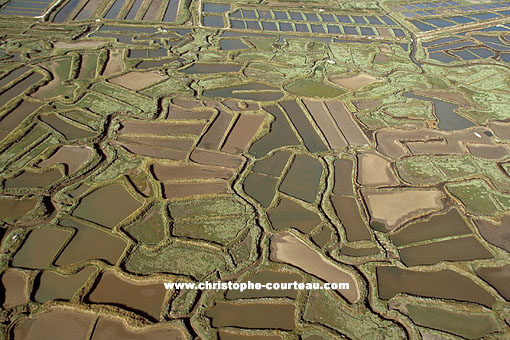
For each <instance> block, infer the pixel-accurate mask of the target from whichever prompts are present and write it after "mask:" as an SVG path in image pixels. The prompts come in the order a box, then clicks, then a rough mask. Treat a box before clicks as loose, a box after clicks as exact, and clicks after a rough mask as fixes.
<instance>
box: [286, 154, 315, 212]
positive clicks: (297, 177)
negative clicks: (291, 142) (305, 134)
mask: <svg viewBox="0 0 510 340" xmlns="http://www.w3.org/2000/svg"><path fill="white" fill-rule="evenodd" d="M321 175H322V164H321V163H320V162H319V161H318V160H316V159H315V158H312V157H309V156H304V155H297V156H296V158H295V159H294V162H293V163H292V165H291V168H290V170H289V172H287V174H286V175H285V178H284V180H283V182H282V184H281V185H280V190H281V191H282V192H284V193H286V194H288V195H291V196H294V197H296V198H299V199H302V200H304V201H306V202H309V203H312V202H314V201H315V198H316V196H317V192H318V189H319V182H320V179H321Z"/></svg>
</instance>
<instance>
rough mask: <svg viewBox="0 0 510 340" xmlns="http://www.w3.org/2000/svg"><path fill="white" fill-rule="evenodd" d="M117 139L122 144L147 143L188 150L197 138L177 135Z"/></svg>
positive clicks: (148, 144) (154, 145) (153, 145)
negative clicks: (177, 136) (178, 136)
mask: <svg viewBox="0 0 510 340" xmlns="http://www.w3.org/2000/svg"><path fill="white" fill-rule="evenodd" d="M117 141H118V142H120V143H122V144H137V145H144V146H145V145H147V146H150V147H159V148H166V149H172V150H181V151H188V150H190V149H191V148H192V147H193V144H194V143H195V140H194V139H193V138H175V137H169V138H165V137H156V138H154V137H152V138H151V137H119V138H117Z"/></svg>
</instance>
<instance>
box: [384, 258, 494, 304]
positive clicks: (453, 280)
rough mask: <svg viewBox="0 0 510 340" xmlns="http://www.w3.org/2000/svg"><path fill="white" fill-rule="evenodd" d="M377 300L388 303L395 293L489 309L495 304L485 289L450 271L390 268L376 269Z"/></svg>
mask: <svg viewBox="0 0 510 340" xmlns="http://www.w3.org/2000/svg"><path fill="white" fill-rule="evenodd" d="M377 282H378V286H377V289H378V292H379V297H380V298H381V299H383V300H388V299H391V298H392V297H394V296H395V295H397V294H399V293H407V294H411V295H417V296H423V297H431V298H438V299H448V300H458V301H467V302H473V303H479V304H482V305H484V306H487V307H489V308H491V307H492V305H493V304H494V302H495V301H496V300H495V299H494V297H493V296H492V295H490V294H489V293H488V292H487V291H486V290H485V289H483V288H482V287H480V286H478V285H477V284H475V283H474V282H473V281H471V280H470V279H468V278H467V277H465V276H462V275H460V274H458V273H456V272H454V271H452V270H447V269H445V270H439V271H436V272H421V271H413V270H406V269H400V268H398V267H393V266H384V267H382V266H381V267H377Z"/></svg>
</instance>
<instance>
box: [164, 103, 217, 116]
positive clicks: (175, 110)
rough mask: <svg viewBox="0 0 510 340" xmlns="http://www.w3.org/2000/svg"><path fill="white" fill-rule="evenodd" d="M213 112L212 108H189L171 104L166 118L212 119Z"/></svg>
mask: <svg viewBox="0 0 510 340" xmlns="http://www.w3.org/2000/svg"><path fill="white" fill-rule="evenodd" d="M213 113H214V111H212V110H210V109H204V110H188V109H182V108H180V107H175V106H172V105H170V106H169V107H168V113H167V117H166V119H210V118H211V116H212V115H213Z"/></svg>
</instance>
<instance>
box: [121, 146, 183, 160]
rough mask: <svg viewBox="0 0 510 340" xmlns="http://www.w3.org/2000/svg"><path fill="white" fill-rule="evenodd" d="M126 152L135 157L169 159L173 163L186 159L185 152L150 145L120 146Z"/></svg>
mask: <svg viewBox="0 0 510 340" xmlns="http://www.w3.org/2000/svg"><path fill="white" fill-rule="evenodd" d="M121 145H122V146H123V147H124V148H125V149H126V150H127V151H129V152H130V153H133V154H135V155H142V156H147V157H152V158H163V159H171V160H174V161H183V160H185V159H186V158H187V156H188V154H187V153H186V152H185V151H179V150H172V149H167V148H162V147H158V146H151V145H139V144H138V145H137V144H127V143H123V144H121Z"/></svg>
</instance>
